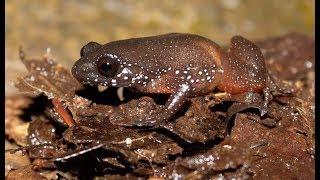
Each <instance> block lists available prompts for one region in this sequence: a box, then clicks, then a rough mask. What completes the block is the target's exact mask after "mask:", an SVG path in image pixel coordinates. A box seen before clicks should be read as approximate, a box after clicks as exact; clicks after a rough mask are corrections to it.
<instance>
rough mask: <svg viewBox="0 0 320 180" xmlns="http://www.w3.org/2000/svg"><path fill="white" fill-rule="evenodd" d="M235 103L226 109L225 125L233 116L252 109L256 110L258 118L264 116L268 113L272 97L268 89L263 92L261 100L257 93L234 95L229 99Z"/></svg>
mask: <svg viewBox="0 0 320 180" xmlns="http://www.w3.org/2000/svg"><path fill="white" fill-rule="evenodd" d="M231 100H233V101H235V102H234V103H233V104H232V105H231V106H230V107H229V109H228V111H227V115H226V124H228V123H229V121H230V119H231V118H232V116H233V115H235V114H236V113H238V112H241V111H243V110H246V109H250V108H254V109H258V110H259V112H260V116H264V115H266V114H267V112H268V105H269V102H270V101H271V100H272V95H271V93H270V90H269V89H268V88H266V89H264V90H263V98H262V97H261V94H259V93H252V92H248V93H244V94H240V95H236V96H234V97H232V98H231Z"/></svg>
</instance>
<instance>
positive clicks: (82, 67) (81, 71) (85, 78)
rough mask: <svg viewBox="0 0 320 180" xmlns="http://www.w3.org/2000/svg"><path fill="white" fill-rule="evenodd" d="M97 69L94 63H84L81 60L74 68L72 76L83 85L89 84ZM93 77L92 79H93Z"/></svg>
mask: <svg viewBox="0 0 320 180" xmlns="http://www.w3.org/2000/svg"><path fill="white" fill-rule="evenodd" d="M94 72H95V67H94V64H93V63H90V62H83V61H82V60H81V59H80V60H78V61H76V62H75V63H74V65H73V66H72V69H71V73H72V75H73V76H74V77H75V78H76V79H77V80H78V81H80V82H82V83H89V82H90V80H91V79H93V78H96V77H93V75H94V74H95V73H94ZM91 76H92V77H91Z"/></svg>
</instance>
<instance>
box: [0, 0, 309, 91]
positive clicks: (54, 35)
mask: <svg viewBox="0 0 320 180" xmlns="http://www.w3.org/2000/svg"><path fill="white" fill-rule="evenodd" d="M314 3H315V2H314V0H290V1H279V0H268V1H262V0H211V1H210V0H188V1H186V0H161V1H159V0H139V1H136V0H121V1H120V0H105V1H102V0H91V1H90V3H89V1H84V0H68V1H63V0H61V1H60V0H54V1H40V0H6V1H5V40H6V41H5V61H6V63H5V68H6V84H5V91H6V95H12V94H14V93H16V92H17V91H16V90H15V88H14V87H12V86H11V83H12V82H13V81H14V80H15V79H16V77H17V76H19V75H23V74H25V73H26V70H25V68H24V66H23V64H22V63H21V62H20V61H19V57H18V49H19V46H20V45H22V46H23V47H24V50H25V52H26V55H27V57H29V58H30V57H34V58H37V57H38V58H39V57H41V56H42V55H43V54H44V53H45V52H46V49H47V48H50V49H51V52H52V54H53V55H54V56H55V57H56V59H57V61H58V62H59V63H61V64H63V65H65V66H68V67H71V66H72V64H73V62H74V61H76V60H77V59H78V58H79V52H80V49H81V47H82V46H83V45H85V44H86V43H87V42H89V41H96V42H99V43H103V44H104V43H107V42H109V41H113V40H119V39H126V38H132V37H140V36H150V35H158V34H163V33H168V32H186V33H195V34H199V35H202V36H205V37H208V38H210V39H212V40H213V41H215V42H217V43H218V44H220V45H224V44H229V40H230V38H231V37H232V36H233V35H235V34H240V35H243V36H245V37H247V38H249V39H251V40H255V39H262V38H267V37H273V36H279V35H283V34H286V33H290V32H301V33H304V34H307V35H310V36H314V33H315V32H314V31H315V30H314V14H315V7H314Z"/></svg>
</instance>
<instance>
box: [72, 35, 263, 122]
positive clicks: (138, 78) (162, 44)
mask: <svg viewBox="0 0 320 180" xmlns="http://www.w3.org/2000/svg"><path fill="white" fill-rule="evenodd" d="M72 74H73V75H74V76H75V77H76V78H77V79H78V80H79V81H80V82H82V83H84V84H90V85H99V84H100V85H105V86H115V87H130V88H133V89H135V90H138V91H141V92H145V93H165V94H171V95H170V97H169V99H168V101H167V103H166V105H165V108H164V110H163V112H161V113H160V112H159V114H158V115H156V116H155V117H150V118H149V119H148V120H141V124H140V125H141V126H144V125H148V126H153V125H155V124H156V123H157V122H159V121H163V120H168V119H169V118H170V117H171V116H172V115H173V114H175V113H176V112H177V111H178V110H179V109H180V108H181V106H182V105H183V104H184V103H185V101H186V100H187V98H188V97H192V96H197V95H201V94H206V93H209V92H211V91H212V90H213V89H215V88H218V89H220V90H221V91H223V92H228V93H231V94H238V93H244V92H260V91H262V90H263V89H264V87H265V86H266V69H265V62H264V58H263V56H262V53H261V51H260V49H259V48H258V47H257V46H256V45H254V44H253V43H252V42H250V41H248V40H246V39H244V38H243V37H241V36H234V37H233V38H232V39H231V46H230V49H229V50H227V51H224V50H222V49H221V48H220V46H219V45H217V44H216V43H214V42H213V41H211V40H209V39H207V38H204V37H201V36H198V35H193V34H180V33H171V34H164V35H159V36H151V37H143V38H133V39H127V40H120V41H114V42H110V43H107V44H105V45H100V44H98V43H94V42H90V43H88V44H87V45H86V46H84V47H83V48H82V50H81V58H80V59H79V60H78V61H77V62H76V63H75V64H74V66H73V68H72ZM138 124H139V123H138Z"/></svg>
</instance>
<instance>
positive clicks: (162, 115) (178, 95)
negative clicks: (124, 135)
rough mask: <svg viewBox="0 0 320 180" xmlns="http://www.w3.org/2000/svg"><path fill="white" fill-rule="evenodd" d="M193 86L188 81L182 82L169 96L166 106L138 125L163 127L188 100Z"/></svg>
mask: <svg viewBox="0 0 320 180" xmlns="http://www.w3.org/2000/svg"><path fill="white" fill-rule="evenodd" d="M190 91H191V86H190V85H189V84H188V83H182V84H181V85H179V86H178V87H177V88H176V90H175V91H173V93H172V94H171V95H170V96H169V99H168V101H167V102H166V104H165V107H164V108H162V109H160V111H158V112H157V113H155V114H154V115H152V116H151V117H149V118H148V119H146V121H144V122H141V123H139V124H138V126H150V127H155V128H157V127H163V125H165V124H167V122H166V121H168V120H169V119H170V118H171V117H172V116H173V115H174V114H175V113H176V112H177V111H178V110H179V109H180V108H181V107H182V106H183V105H184V103H185V102H186V101H187V99H188V96H189V95H190Z"/></svg>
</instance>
